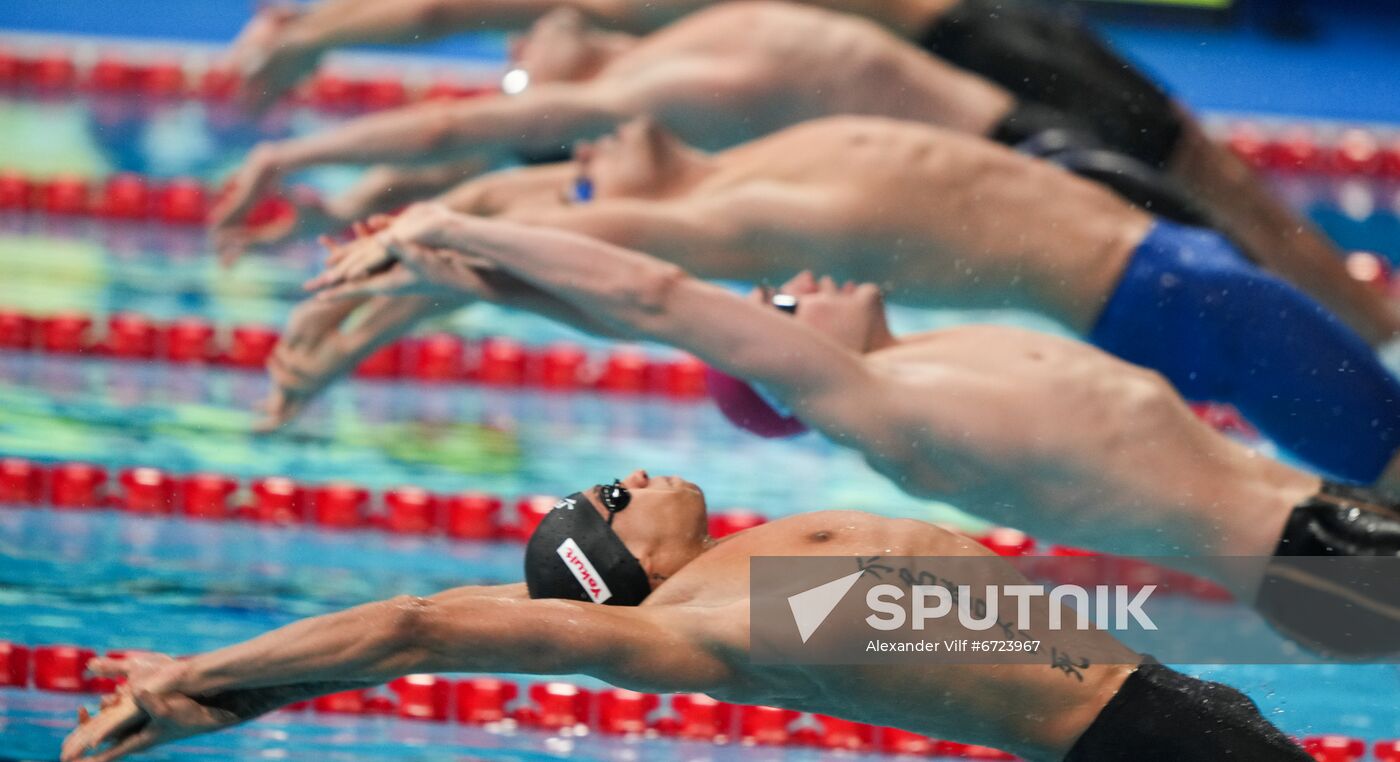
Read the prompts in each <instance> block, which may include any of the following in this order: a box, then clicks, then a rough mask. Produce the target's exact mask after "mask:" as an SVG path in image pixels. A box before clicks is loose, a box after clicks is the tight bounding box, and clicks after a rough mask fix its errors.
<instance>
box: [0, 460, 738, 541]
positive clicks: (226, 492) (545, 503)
mask: <svg viewBox="0 0 1400 762" xmlns="http://www.w3.org/2000/svg"><path fill="white" fill-rule="evenodd" d="M557 500H558V498H556V497H551V496H544V495H527V496H523V497H520V498H518V499H515V500H514V501H511V502H513V505H514V515H513V516H505V515H503V514H504V513H505V510H504V507H505V505H506V504H507V502H508V501H507V500H505V499H503V498H502V497H500V496H497V495H492V494H488V493H483V492H460V493H454V494H450V495H443V494H437V493H434V492H430V491H428V490H424V489H421V488H419V487H399V488H396V489H390V490H385V491H383V492H381V493H377V494H376V493H374V492H372V491H371V490H369V489H366V488H365V487H363V486H360V485H357V484H353V483H349V482H332V483H329V484H318V485H310V484H302V483H300V482H297V481H294V480H292V479H288V478H285V477H280V476H273V477H265V478H261V479H253V480H250V481H247V482H240V481H239V480H238V479H236V478H234V477H232V476H227V475H224V474H215V473H197V474H189V475H186V476H176V475H174V474H170V473H168V472H166V471H163V470H161V469H159V468H150V467H137V468H128V469H125V470H122V471H120V472H119V473H118V474H117V478H116V479H115V480H111V479H110V478H109V475H108V473H107V470H106V469H105V468H102V467H101V466H97V465H93V464H91V463H78V462H70V463H59V464H56V465H53V466H45V465H43V464H41V463H37V462H35V461H32V460H27V459H24V458H19V457H0V506H11V507H16V508H32V507H39V506H49V507H51V508H52V509H53V510H57V511H80V510H98V509H107V510H118V511H123V512H125V513H131V514H137V515H146V516H183V517H186V518H191V519H204V520H213V521H224V520H227V521H244V522H249V523H256V524H264V525H284V526H285V525H297V524H308V525H314V526H318V527H323V528H327V529H347V530H348V529H379V530H383V531H387V532H392V533H395V534H406V535H444V536H447V537H451V538H454V539H459V540H520V541H523V540H525V539H527V538H529V536H530V534H531V533H533V532H534V531H535V527H536V526H538V525H539V522H540V521H541V520H542V519H543V518H544V516H545V515H546V514H547V513H549V510H550V509H551V508H552V507H553V506H554V503H555V502H557ZM763 522H764V518H763V517H762V516H760V515H758V514H756V513H753V512H752V511H741V510H740V511H728V512H717V513H715V514H714V515H713V516H712V517H711V518H710V532H711V534H712V535H714V536H715V537H723V536H727V535H730V534H733V533H734V532H738V531H741V530H743V529H747V528H749V527H753V526H758V525H759V524H762V523H763Z"/></svg>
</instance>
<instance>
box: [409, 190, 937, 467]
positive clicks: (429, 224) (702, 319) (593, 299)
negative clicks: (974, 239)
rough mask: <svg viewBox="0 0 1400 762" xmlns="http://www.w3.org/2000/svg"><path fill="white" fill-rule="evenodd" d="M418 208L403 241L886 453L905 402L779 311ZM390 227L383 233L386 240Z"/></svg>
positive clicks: (637, 260) (653, 262)
mask: <svg viewBox="0 0 1400 762" xmlns="http://www.w3.org/2000/svg"><path fill="white" fill-rule="evenodd" d="M437 209H438V210H439V211H437V212H433V211H432V210H431V209H428V210H423V211H420V212H419V214H420V215H424V216H428V217H431V216H433V215H435V214H436V215H437V216H438V219H435V220H428V221H426V222H423V221H420V223H419V225H421V227H420V228H419V229H420V230H422V231H425V232H424V233H422V234H421V238H420V240H417V241H414V242H413V243H415V244H419V245H421V246H425V247H433V248H438V249H452V250H455V251H458V252H462V253H463V254H465V255H469V256H471V257H474V258H478V259H481V260H485V261H487V262H489V263H491V264H492V265H494V266H496V267H499V268H500V269H501V270H503V271H505V272H506V273H508V274H510V275H512V276H514V277H516V278H519V279H520V280H522V281H525V282H526V283H529V284H531V285H533V286H534V287H536V288H538V289H539V290H541V291H543V292H546V293H548V294H550V295H552V296H554V297H555V298H557V299H559V300H560V301H562V302H565V303H567V304H570V305H572V306H573V307H574V308H576V309H577V310H579V311H580V312H583V313H585V314H587V315H590V316H592V317H593V318H595V319H596V320H598V321H599V322H602V323H604V324H607V325H610V326H612V327H615V328H616V329H617V330H618V331H619V332H620V333H622V334H624V335H635V336H639V337H646V338H650V339H654V340H657V341H662V342H666V343H669V344H672V345H673V346H676V347H678V348H680V349H684V350H686V351H688V352H691V353H693V354H695V355H697V356H698V357H700V358H701V359H703V360H705V361H706V362H708V363H710V364H711V365H713V366H715V367H717V368H720V369H721V370H724V371H725V372H727V373H730V374H732V375H735V376H739V377H741V378H746V379H750V380H753V381H757V382H759V383H761V384H763V385H764V387H765V388H766V389H767V390H768V391H769V392H771V393H772V394H774V395H775V396H777V397H778V398H779V400H780V401H782V402H783V404H784V405H786V406H788V407H790V408H791V409H792V410H793V411H794V412H796V413H797V414H798V415H799V416H800V417H801V418H802V419H803V420H804V421H809V422H810V423H811V424H812V425H813V426H815V427H816V428H819V429H821V430H822V431H824V432H825V433H827V434H828V435H830V436H832V437H835V438H838V439H850V440H853V441H851V442H850V443H849V444H851V445H853V446H855V447H857V448H858V449H861V450H863V451H866V452H875V453H881V454H887V455H891V456H898V455H899V453H900V452H902V451H903V450H904V449H905V448H907V447H908V446H909V443H910V442H912V441H916V440H917V439H918V437H916V436H915V434H914V432H909V436H902V435H900V434H899V431H900V430H902V429H904V428H906V427H908V426H909V421H911V420H913V419H912V418H910V417H908V416H904V415H902V414H901V413H900V411H899V409H898V408H899V406H901V405H903V404H904V400H906V399H909V398H910V397H909V395H904V394H901V393H900V392H901V390H897V389H891V388H888V387H889V385H890V384H891V382H890V381H888V380H886V379H883V378H877V377H876V376H875V375H873V374H872V373H871V372H870V370H869V368H868V366H866V364H865V363H864V362H863V361H862V359H861V358H860V356H859V355H857V354H856V353H854V352H852V351H850V350H847V349H845V348H843V347H841V346H840V345H838V344H836V343H835V342H834V341H832V340H831V339H829V338H827V337H826V336H823V335H822V334H820V333H817V332H815V331H812V330H810V329H808V328H806V327H804V326H802V325H801V324H800V323H797V322H796V321H793V320H790V319H788V318H787V317H786V316H785V315H782V314H781V313H779V312H777V311H775V310H771V309H765V308H764V307H761V306H759V305H757V304H754V303H752V302H749V301H747V300H745V299H743V298H741V297H739V296H737V295H735V294H732V293H730V292H728V291H726V290H724V289H723V288H720V287H718V286H714V285H711V284H709V283H706V282H704V281H701V280H698V279H696V278H693V277H691V276H689V275H688V274H687V273H686V272H685V270H683V269H681V268H680V267H678V266H676V265H674V264H671V263H667V262H662V261H660V260H657V259H655V258H653V257H649V256H647V255H645V254H641V253H638V252H635V251H630V250H627V249H623V248H619V247H617V246H613V245H610V244H607V243H604V242H602V241H598V240H595V239H592V238H587V237H584V236H581V235H577V234H573V233H567V232H563V231H557V230H548V229H543V228H538V227H527V226H523V225H519V224H516V223H511V222H506V221H499V220H485V219H481V218H475V217H469V216H464V215H456V214H452V213H451V212H449V211H447V210H446V209H443V208H441V207H438V208H437ZM395 227H397V225H396V226H391V227H390V228H389V229H388V230H386V231H385V234H387V236H388V237H389V238H391V239H392V238H393V236H394V235H395Z"/></svg>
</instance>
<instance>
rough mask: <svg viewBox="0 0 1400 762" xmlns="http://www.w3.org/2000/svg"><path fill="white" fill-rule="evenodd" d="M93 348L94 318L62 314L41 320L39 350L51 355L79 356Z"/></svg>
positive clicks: (75, 313)
mask: <svg viewBox="0 0 1400 762" xmlns="http://www.w3.org/2000/svg"><path fill="white" fill-rule="evenodd" d="M91 347H92V318H91V317H88V316H87V315H85V314H82V313H78V312H60V313H58V314H56V315H50V316H48V317H45V318H41V319H40V320H39V348H40V349H42V350H44V351H45V352H48V353H50V354H59V355H66V354H78V353H80V352H85V351H87V350H88V349H90V348H91Z"/></svg>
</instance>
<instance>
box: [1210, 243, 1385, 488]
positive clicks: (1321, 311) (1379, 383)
mask: <svg viewBox="0 0 1400 762" xmlns="http://www.w3.org/2000/svg"><path fill="white" fill-rule="evenodd" d="M1209 277H1210V278H1211V279H1212V280H1213V281H1214V286H1213V288H1211V289H1209V291H1208V294H1209V296H1208V299H1211V300H1215V301H1216V302H1217V303H1216V304H1215V305H1207V307H1209V306H1214V307H1215V309H1214V310H1210V311H1211V312H1214V313H1215V315H1216V317H1215V319H1214V320H1213V321H1211V322H1210V324H1207V325H1203V326H1201V327H1200V329H1201V330H1207V331H1212V332H1215V333H1216V334H1217V336H1216V341H1217V342H1218V344H1219V346H1220V347H1221V352H1220V353H1219V354H1218V355H1217V356H1218V357H1219V358H1220V359H1221V361H1222V362H1223V367H1222V368H1221V369H1220V370H1221V371H1224V372H1227V373H1229V374H1230V376H1231V377H1229V378H1222V379H1220V383H1221V385H1222V386H1223V387H1225V388H1228V389H1229V393H1228V395H1227V401H1229V402H1231V403H1232V404H1234V405H1235V407H1237V408H1239V410H1240V412H1241V413H1243V414H1244V415H1245V417H1246V418H1248V419H1249V420H1250V421H1253V422H1254V423H1255V425H1256V426H1258V427H1259V428H1260V430H1261V431H1264V432H1265V433H1266V434H1267V435H1268V436H1269V438H1270V439H1272V440H1274V441H1275V442H1276V443H1277V444H1279V446H1281V447H1283V448H1284V449H1286V450H1288V451H1289V452H1291V453H1293V454H1294V455H1297V456H1298V457H1299V458H1300V459H1302V460H1303V461H1305V462H1307V463H1310V464H1312V465H1313V466H1315V467H1317V468H1319V469H1321V470H1323V471H1324V472H1326V473H1328V474H1331V475H1334V476H1336V477H1338V478H1341V479H1344V480H1346V481H1349V482H1353V483H1357V484H1378V483H1379V482H1381V481H1382V479H1383V477H1384V476H1385V474H1386V473H1387V471H1388V470H1393V469H1394V466H1392V462H1393V461H1394V460H1395V458H1396V453H1397V451H1400V381H1397V380H1396V378H1395V377H1394V376H1392V375H1391V374H1390V372H1389V371H1387V370H1386V368H1385V367H1384V366H1383V365H1382V364H1381V362H1380V359H1379V358H1378V357H1377V356H1376V353H1375V351H1374V350H1373V349H1372V348H1371V347H1370V346H1369V345H1367V343H1366V342H1365V341H1363V340H1362V339H1361V337H1360V336H1359V335H1358V334H1356V332H1354V331H1352V330H1351V329H1350V328H1348V327H1347V326H1346V325H1344V324H1343V323H1342V322H1341V320H1339V319H1338V318H1337V317H1336V316H1335V315H1333V314H1332V313H1330V312H1328V311H1327V310H1326V309H1325V308H1323V307H1322V305H1320V304H1318V303H1317V302H1315V301H1313V300H1312V299H1311V298H1309V297H1308V296H1306V295H1305V294H1303V293H1302V292H1301V291H1299V290H1298V289H1296V288H1294V287H1293V286H1292V285H1290V284H1288V283H1285V282H1284V281H1283V280H1281V279H1280V278H1278V277H1276V276H1273V275H1270V274H1268V273H1264V272H1262V271H1260V270H1258V269H1256V268H1253V267H1250V266H1248V265H1244V264H1241V265H1240V266H1239V267H1237V268H1233V269H1232V270H1227V271H1221V270H1217V271H1215V272H1214V273H1213V274H1212V275H1211V276H1209Z"/></svg>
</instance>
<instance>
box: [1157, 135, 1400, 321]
mask: <svg viewBox="0 0 1400 762" xmlns="http://www.w3.org/2000/svg"><path fill="white" fill-rule="evenodd" d="M1182 121H1183V128H1182V132H1181V137H1180V139H1179V140H1178V142H1177V146H1176V150H1175V152H1174V153H1173V156H1172V160H1171V164H1170V168H1169V171H1170V173H1171V175H1172V176H1173V177H1175V178H1176V179H1177V180H1179V181H1180V182H1181V183H1182V184H1183V185H1184V186H1186V188H1187V189H1188V190H1190V191H1191V192H1192V193H1194V194H1196V196H1198V197H1199V199H1200V200H1201V202H1202V203H1203V204H1204V205H1205V206H1206V207H1207V208H1209V209H1211V210H1212V219H1213V220H1214V224H1215V226H1217V227H1218V228H1220V230H1222V231H1223V232H1224V233H1225V234H1226V235H1228V236H1229V237H1230V238H1231V239H1233V240H1235V241H1237V242H1238V243H1239V244H1240V245H1241V246H1242V247H1243V248H1244V251H1245V253H1246V254H1247V255H1249V257H1250V258H1251V259H1253V260H1254V261H1256V262H1257V263H1258V264H1260V265H1262V266H1263V267H1266V268H1268V269H1269V270H1271V271H1273V272H1276V273H1278V274H1279V275H1282V276H1283V277H1284V278H1286V279H1288V280H1289V281H1290V282H1292V283H1293V284H1295V285H1297V286H1299V287H1300V288H1302V289H1303V290H1305V291H1306V292H1307V293H1308V294H1309V295H1310V296H1312V297H1313V298H1314V299H1317V300H1318V301H1319V302H1321V303H1322V304H1323V305H1324V306H1326V307H1327V308H1328V309H1329V310H1331V311H1332V312H1333V313H1335V314H1336V315H1337V316H1338V317H1340V318H1341V319H1342V320H1344V321H1346V323H1347V325H1349V326H1351V328H1352V329H1353V330H1355V331H1356V332H1357V333H1359V334H1361V337H1362V338H1363V339H1365V340H1366V341H1367V342H1369V343H1370V344H1372V345H1373V346H1374V345H1379V344H1381V343H1383V342H1385V341H1387V340H1389V339H1391V338H1392V337H1394V336H1395V335H1396V334H1397V333H1400V312H1397V311H1396V310H1393V309H1391V307H1390V305H1389V304H1388V303H1387V302H1386V300H1385V298H1384V296H1382V295H1381V294H1379V293H1377V292H1376V291H1374V290H1373V289H1371V288H1369V287H1367V286H1366V285H1365V284H1362V283H1360V282H1358V281H1357V280H1356V279H1354V278H1352V277H1351V276H1350V275H1348V274H1347V271H1346V267H1345V265H1344V264H1343V261H1342V255H1341V252H1340V251H1338V249H1337V247H1336V246H1335V245H1334V244H1333V243H1332V242H1331V241H1329V240H1328V239H1327V237H1326V236H1325V235H1324V234H1323V233H1322V232H1321V231H1319V230H1318V229H1317V227H1316V226H1315V225H1313V224H1312V222H1310V221H1309V220H1307V219H1304V218H1303V217H1302V216H1300V215H1298V214H1297V213H1295V212H1293V211H1292V210H1290V209H1289V208H1288V207H1287V206H1285V205H1284V204H1283V202H1281V201H1280V200H1279V199H1278V198H1276V197H1275V196H1274V195H1273V193H1271V192H1270V191H1269V189H1268V188H1266V187H1265V186H1264V184H1263V183H1262V182H1261V181H1260V180H1259V178H1258V177H1257V176H1256V175H1255V174H1254V172H1253V170H1251V169H1250V168H1249V167H1247V166H1245V164H1244V162H1242V161H1240V160H1239V158H1237V157H1236V156H1235V155H1234V154H1232V153H1230V152H1229V151H1228V150H1226V149H1225V148H1223V147H1221V146H1219V145H1217V144H1216V143H1215V142H1214V141H1213V140H1211V139H1210V138H1209V136H1207V135H1206V134H1205V132H1204V131H1203V130H1202V129H1201V127H1200V125H1198V124H1196V123H1195V121H1194V120H1191V119H1189V118H1183V120H1182Z"/></svg>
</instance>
